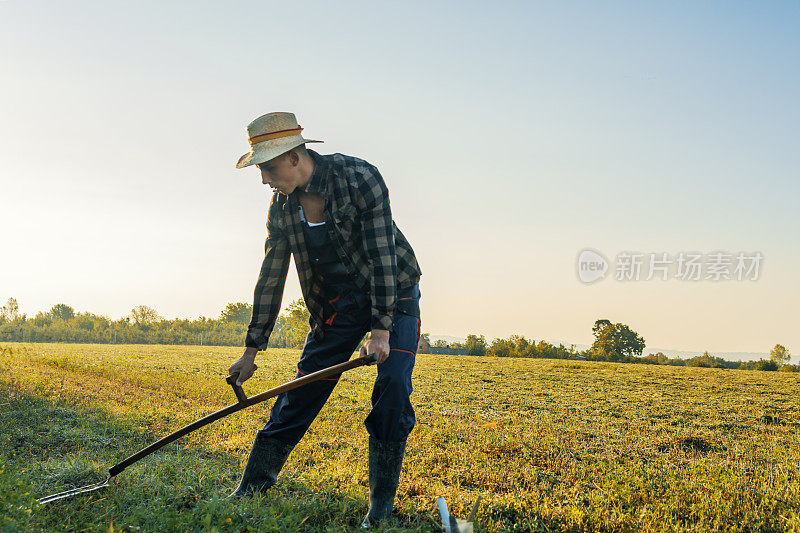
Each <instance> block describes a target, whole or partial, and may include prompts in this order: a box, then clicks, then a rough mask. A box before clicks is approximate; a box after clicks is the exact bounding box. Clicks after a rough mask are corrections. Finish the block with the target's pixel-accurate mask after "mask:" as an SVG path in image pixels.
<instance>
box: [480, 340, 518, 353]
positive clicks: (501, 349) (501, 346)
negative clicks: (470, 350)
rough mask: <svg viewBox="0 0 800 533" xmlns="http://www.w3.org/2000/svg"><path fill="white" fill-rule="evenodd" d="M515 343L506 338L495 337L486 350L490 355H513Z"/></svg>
mask: <svg viewBox="0 0 800 533" xmlns="http://www.w3.org/2000/svg"><path fill="white" fill-rule="evenodd" d="M513 351H514V345H513V344H512V343H511V342H510V341H508V340H506V339H494V340H493V341H492V343H491V344H490V345H489V347H488V348H487V350H486V353H487V354H488V355H491V356H494V357H511V356H512V354H513Z"/></svg>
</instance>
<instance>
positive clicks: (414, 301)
mask: <svg viewBox="0 0 800 533" xmlns="http://www.w3.org/2000/svg"><path fill="white" fill-rule="evenodd" d="M420 297H421V294H420V291H419V285H414V286H413V287H411V288H410V289H406V290H403V291H398V296H397V298H398V300H397V304H396V306H395V311H394V315H393V326H392V331H391V332H390V334H389V348H390V352H389V357H388V358H387V359H386V360H385V361H384V362H383V363H381V364H379V365H377V369H378V375H377V378H376V379H375V385H374V386H373V389H372V410H371V411H370V413H369V415H368V416H367V418H366V420H365V421H364V425H365V426H366V428H367V432H368V433H369V435H370V436H371V437H373V438H376V439H380V440H384V441H393V442H399V441H403V440H405V439H406V437H407V436H408V434H409V433H411V430H412V429H413V427H414V424H415V422H416V418H415V415H414V408H413V407H412V406H411V401H410V399H409V396H410V395H411V392H412V390H413V387H412V385H411V373H412V371H413V370H414V360H415V358H416V353H417V345H418V344H419V335H420V326H421V322H420V316H419V299H420ZM370 307H371V303H370V298H369V296H368V295H366V294H358V293H351V294H346V295H343V296H339V297H335V298H333V299H331V300H330V301H329V303H328V306H326V309H325V328H324V330H323V331H324V334H323V338H322V339H321V340H319V341H317V340H314V337H313V336H312V335H311V333H310V332H309V334H308V336H307V337H306V343H305V346H304V347H303V352H302V354H301V356H300V361H299V362H298V364H297V377H301V376H304V375H306V374H310V373H312V372H316V371H317V370H322V369H323V368H327V367H329V366H332V365H336V364H339V363H343V362H345V361H347V360H349V359H350V357H351V356H352V355H353V352H355V350H356V348H358V345H359V343H360V341H361V339H363V337H364V335H365V334H366V333H367V332H368V331H369V330H370V315H371V310H370ZM368 368H371V367H368ZM339 377H340V376H331V377H329V378H326V379H321V380H319V381H315V382H314V383H309V384H308V385H305V386H303V387H300V388H298V389H295V390H292V391H289V392H285V393H283V394H281V395H280V396H278V398H277V399H276V400H275V404H274V405H273V406H272V411H271V413H270V419H269V421H268V422H267V424H266V425H265V426H264V429H262V430H260V431H259V433H260V434H262V435H264V436H265V437H272V438H275V439H278V440H281V441H283V442H286V443H288V444H297V443H298V442H300V439H301V438H302V437H303V435H304V434H305V432H306V431H307V430H308V428H309V426H310V425H311V422H313V421H314V418H316V416H317V414H318V413H319V411H320V409H322V406H323V405H325V402H326V401H327V400H328V397H329V396H330V395H331V392H333V388H334V387H335V386H336V383H337V382H338V381H339Z"/></svg>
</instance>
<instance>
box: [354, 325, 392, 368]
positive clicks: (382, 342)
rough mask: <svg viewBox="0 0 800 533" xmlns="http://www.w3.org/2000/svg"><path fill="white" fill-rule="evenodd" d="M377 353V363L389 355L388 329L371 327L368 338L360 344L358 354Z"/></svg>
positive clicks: (362, 355)
mask: <svg viewBox="0 0 800 533" xmlns="http://www.w3.org/2000/svg"><path fill="white" fill-rule="evenodd" d="M372 353H374V354H377V355H378V363H379V364H380V363H383V362H384V361H386V358H387V357H389V331H388V330H385V329H373V330H372V333H370V336H369V340H368V341H367V342H365V343H364V345H363V346H361V350H360V352H359V354H358V355H359V356H361V357H365V356H367V355H369V354H372Z"/></svg>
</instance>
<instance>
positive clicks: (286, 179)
mask: <svg viewBox="0 0 800 533" xmlns="http://www.w3.org/2000/svg"><path fill="white" fill-rule="evenodd" d="M293 155H294V153H293V152H291V151H290V152H287V153H284V154H281V155H279V156H278V157H274V158H272V159H270V160H269V161H266V162H264V163H259V164H258V168H259V170H260V171H261V183H263V184H264V185H269V186H270V187H272V191H273V192H282V193H283V194H291V193H292V191H294V190H295V188H296V187H297V165H296V164H293V163H294V162H293V159H299V158H297V157H292V156H293Z"/></svg>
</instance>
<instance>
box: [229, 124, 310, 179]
mask: <svg viewBox="0 0 800 533" xmlns="http://www.w3.org/2000/svg"><path fill="white" fill-rule="evenodd" d="M301 131H303V128H301V127H300V126H298V125H297V119H296V118H295V116H294V113H284V112H281V111H277V112H275V113H267V114H266V115H261V116H260V117H258V118H257V119H255V120H254V121H253V122H251V123H250V124H248V125H247V136H248V138H249V141H250V151H249V152H248V153H246V154H244V155H243V156H242V157H240V158H239V162H238V163H236V168H244V167H248V166H250V165H258V164H260V163H264V162H265V161H269V160H270V159H272V158H274V157H278V156H279V155H281V154H282V153H284V152H288V151H289V150H291V149H292V148H294V147H295V146H300V145H301V144H303V143H321V142H323V141H312V140H311V139H304V138H303V136H302V135H300V132H301Z"/></svg>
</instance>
